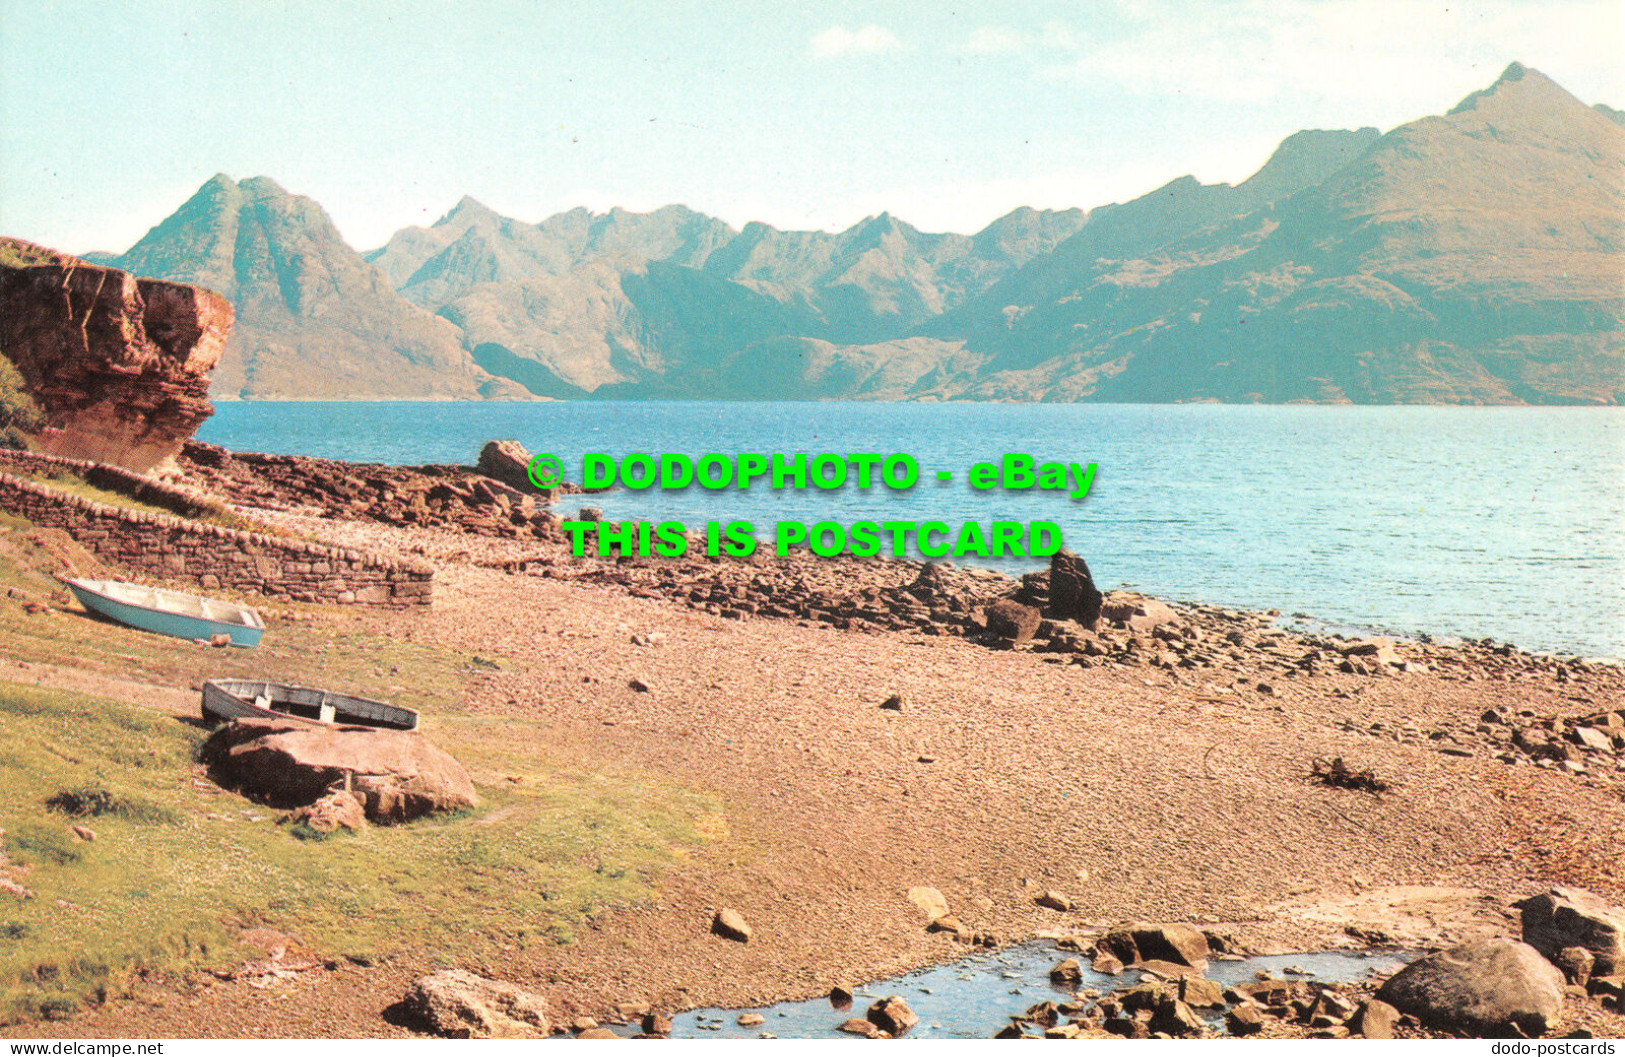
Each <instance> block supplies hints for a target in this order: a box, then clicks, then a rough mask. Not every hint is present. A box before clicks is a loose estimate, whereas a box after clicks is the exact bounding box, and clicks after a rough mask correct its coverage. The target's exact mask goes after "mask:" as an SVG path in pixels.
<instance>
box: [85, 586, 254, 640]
mask: <svg viewBox="0 0 1625 1057" xmlns="http://www.w3.org/2000/svg"><path fill="white" fill-rule="evenodd" d="M53 575H54V576H55V577H56V579H57V580H58V581H60V582H62V583H64V584H66V585H68V587H69V588H72V589H75V590H78V591H85V592H88V593H89V594H93V595H95V596H96V597H97V598H101V599H105V600H107V601H108V602H112V603H114V604H115V605H121V606H129V607H130V608H131V609H140V610H144V611H146V612H148V613H156V614H158V615H159V616H165V617H184V618H186V619H189V620H201V621H204V622H206V623H210V624H224V625H228V626H230V627H237V628H246V629H248V630H250V631H265V630H266V628H265V620H264V618H263V617H261V616H260V614H259V611H258V610H257V609H255V608H254V607H253V606H250V605H245V604H243V603H241V602H232V601H228V600H226V599H223V598H210V597H208V596H207V595H196V594H192V593H191V592H189V591H177V590H175V589H173V588H169V587H152V586H150V585H148V584H135V583H130V582H129V581H126V580H90V579H83V578H80V577H75V576H63V575H62V574H61V573H56V574H53ZM92 584H98V585H99V584H126V585H128V586H130V587H139V588H144V589H145V590H148V591H152V592H153V593H154V598H155V599H156V597H157V595H158V594H159V593H163V594H170V595H179V596H180V597H182V598H190V599H195V600H196V601H198V602H200V603H202V602H213V603H215V604H216V605H220V606H225V607H229V608H230V609H233V610H235V611H237V612H238V613H239V614H241V615H242V617H243V619H242V620H224V619H221V618H219V617H211V616H207V615H202V614H193V613H180V612H176V611H175V610H172V609H161V608H159V607H158V606H151V605H144V604H142V603H140V602H131V601H128V600H126V599H123V598H119V597H117V596H115V595H111V594H109V593H107V592H106V591H104V590H102V589H101V588H100V587H92V586H90V585H92ZM81 601H83V600H82V599H81ZM200 609H201V606H200Z"/></svg>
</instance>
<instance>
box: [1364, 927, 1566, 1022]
mask: <svg viewBox="0 0 1625 1057" xmlns="http://www.w3.org/2000/svg"><path fill="white" fill-rule="evenodd" d="M1377 997H1378V998H1379V999H1381V1000H1382V1001H1384V1002H1387V1003H1389V1004H1390V1005H1392V1006H1393V1007H1394V1008H1395V1009H1397V1010H1399V1011H1400V1012H1401V1013H1409V1014H1411V1015H1412V1016H1414V1017H1416V1018H1417V1019H1418V1020H1420V1021H1421V1022H1422V1023H1423V1024H1424V1025H1426V1026H1427V1027H1430V1028H1442V1029H1447V1030H1462V1031H1468V1032H1472V1033H1473V1034H1476V1035H1490V1034H1500V1033H1503V1032H1506V1031H1509V1030H1511V1028H1512V1027H1513V1026H1516V1027H1517V1028H1518V1029H1519V1030H1521V1031H1523V1032H1524V1033H1525V1034H1526V1035H1529V1036H1531V1037H1533V1036H1536V1035H1543V1034H1545V1033H1546V1032H1548V1031H1550V1030H1551V1029H1552V1027H1553V1025H1555V1024H1556V1023H1557V1017H1558V1014H1559V1013H1560V1012H1561V1010H1562V1008H1563V974H1562V973H1560V972H1558V971H1557V969H1556V968H1554V967H1553V966H1552V964H1551V963H1550V962H1548V961H1547V960H1546V959H1545V958H1543V957H1542V956H1541V954H1540V952H1539V951H1537V950H1535V948H1533V947H1531V946H1529V944H1527V943H1520V942H1519V941H1517V940H1513V939H1506V938H1496V939H1487V940H1476V941H1474V942H1472V943H1464V944H1462V945H1461V946H1459V947H1452V948H1451V949H1450V950H1447V951H1439V952H1438V953H1436V954H1430V955H1428V956H1427V957H1425V958H1419V959H1417V960H1416V961H1414V962H1412V963H1411V964H1410V965H1407V966H1406V967H1405V968H1403V969H1401V970H1400V971H1399V972H1398V973H1395V974H1394V975H1393V976H1392V977H1391V978H1389V980H1388V982H1387V983H1385V984H1383V985H1382V989H1381V990H1380V991H1378V992H1377Z"/></svg>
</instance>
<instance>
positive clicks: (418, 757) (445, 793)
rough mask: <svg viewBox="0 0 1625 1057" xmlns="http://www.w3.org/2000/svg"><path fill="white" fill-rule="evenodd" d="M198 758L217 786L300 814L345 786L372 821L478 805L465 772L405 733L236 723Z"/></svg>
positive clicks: (440, 751)
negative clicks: (296, 808) (307, 807)
mask: <svg viewBox="0 0 1625 1057" xmlns="http://www.w3.org/2000/svg"><path fill="white" fill-rule="evenodd" d="M200 755H201V759H202V760H203V762H204V763H205V764H207V765H208V766H209V773H210V775H211V776H212V777H213V778H214V780H215V781H217V782H219V783H220V784H221V785H224V786H227V787H229V788H233V789H238V790H240V791H242V792H243V793H246V794H247V795H250V796H253V797H256V798H258V799H261V800H263V801H265V802H266V803H268V804H271V805H273V806H275V807H288V808H294V807H304V806H306V805H309V804H313V803H315V802H316V801H318V800H320V799H321V798H323V797H325V796H326V795H327V794H328V793H329V792H330V791H332V790H334V789H342V788H346V787H347V788H348V789H349V790H350V791H351V792H352V793H353V794H354V795H355V797H356V798H357V799H358V800H360V801H361V802H362V804H363V805H364V806H365V809H366V814H367V818H369V819H371V820H372V821H373V822H383V823H390V822H405V821H407V820H409V819H414V818H417V817H419V816H421V815H427V814H430V813H431V812H435V811H453V810H456V809H459V808H464V807H472V806H473V805H475V804H478V803H479V796H478V795H477V794H476V793H475V792H474V783H473V782H471V781H469V778H468V772H467V771H465V770H464V769H463V765H462V764H460V763H458V762H457V761H456V760H454V759H452V758H451V756H450V755H449V754H447V753H446V752H445V751H444V750H443V749H440V748H438V747H437V746H435V745H434V744H433V743H432V742H430V741H429V740H428V739H427V738H425V737H423V736H422V735H421V734H417V733H413V732H409V731H400V730H374V729H372V728H370V727H336V726H328V725H326V724H320V723H301V722H299V721H297V720H277V719H237V720H233V721H232V722H230V723H228V724H226V725H225V726H223V727H221V728H220V729H219V730H217V731H215V732H214V734H213V735H211V736H210V738H209V740H208V741H206V742H204V743H203V749H202V752H201V754H200Z"/></svg>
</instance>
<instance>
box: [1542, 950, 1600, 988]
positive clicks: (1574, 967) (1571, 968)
mask: <svg viewBox="0 0 1625 1057" xmlns="http://www.w3.org/2000/svg"><path fill="white" fill-rule="evenodd" d="M1552 964H1553V965H1555V966H1557V967H1558V968H1559V969H1561V970H1563V977H1564V978H1565V979H1566V980H1568V982H1569V983H1571V984H1573V985H1574V986H1576V987H1584V986H1585V985H1586V984H1587V983H1589V982H1590V981H1591V973H1592V970H1594V969H1595V968H1596V966H1597V956H1596V955H1594V954H1592V953H1591V952H1590V951H1588V950H1586V949H1585V948H1584V947H1564V948H1563V949H1562V950H1560V951H1558V952H1557V957H1555V958H1553V959H1552Z"/></svg>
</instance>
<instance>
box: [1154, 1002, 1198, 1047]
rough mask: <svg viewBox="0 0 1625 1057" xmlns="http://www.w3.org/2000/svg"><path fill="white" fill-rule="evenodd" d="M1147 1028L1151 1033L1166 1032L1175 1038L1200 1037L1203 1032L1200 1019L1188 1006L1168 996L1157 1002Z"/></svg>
mask: <svg viewBox="0 0 1625 1057" xmlns="http://www.w3.org/2000/svg"><path fill="white" fill-rule="evenodd" d="M1149 1026H1150V1028H1151V1030H1152V1031H1161V1032H1166V1033H1167V1034H1169V1035H1173V1036H1175V1037H1179V1036H1181V1035H1200V1034H1201V1033H1202V1030H1203V1024H1202V1018H1201V1017H1198V1016H1197V1015H1196V1013H1195V1011H1193V1010H1192V1009H1191V1007H1190V1006H1188V1005H1186V1004H1185V1003H1184V1002H1181V1001H1180V1000H1179V999H1177V998H1175V997H1174V996H1173V995H1169V994H1164V995H1162V996H1161V997H1160V998H1159V999H1158V1000H1157V1005H1156V1008H1155V1009H1154V1010H1153V1011H1152V1014H1151V1023H1150V1025H1149Z"/></svg>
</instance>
